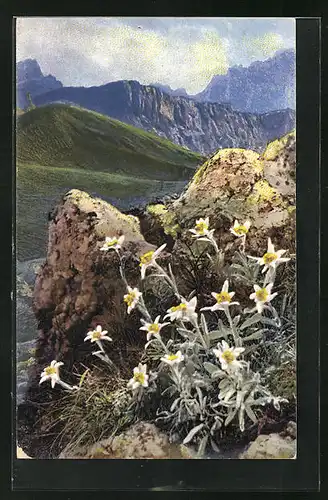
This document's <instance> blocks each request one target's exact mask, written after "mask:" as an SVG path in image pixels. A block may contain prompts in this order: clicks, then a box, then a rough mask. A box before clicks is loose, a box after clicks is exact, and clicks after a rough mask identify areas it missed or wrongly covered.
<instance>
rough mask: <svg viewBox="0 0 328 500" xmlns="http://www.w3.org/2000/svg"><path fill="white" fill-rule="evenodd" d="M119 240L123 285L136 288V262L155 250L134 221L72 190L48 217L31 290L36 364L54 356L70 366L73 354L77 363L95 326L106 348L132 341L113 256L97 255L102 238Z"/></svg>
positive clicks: (130, 320) (133, 321)
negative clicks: (106, 339)
mask: <svg viewBox="0 0 328 500" xmlns="http://www.w3.org/2000/svg"><path fill="white" fill-rule="evenodd" d="M122 234H123V235H124V236H125V241H124V244H123V250H124V260H125V271H126V276H127V280H128V283H129V285H130V286H136V285H137V283H138V280H139V277H140V268H139V260H138V257H139V256H140V255H141V254H143V253H145V252H147V251H150V250H154V249H155V247H154V246H153V245H150V244H149V243H147V242H146V241H145V240H144V237H143V236H142V234H141V233H140V227H139V221H138V219H137V218H136V217H133V216H131V215H124V214H122V213H121V212H120V211H119V210H117V209H116V208H114V207H113V206H111V205H110V204H108V203H106V202H105V201H103V200H100V199H96V198H92V197H91V196H89V195H88V194H87V193H84V192H81V191H78V190H75V189H74V190H72V191H70V192H69V193H68V194H67V195H66V196H64V198H63V200H62V203H61V204H60V205H59V206H58V207H57V208H56V210H54V212H53V213H52V214H51V222H50V226H49V244H48V252H47V258H46V262H45V264H44V265H43V266H42V267H41V270H40V271H39V274H38V276H37V279H36V283H35V288H34V311H35V314H36V318H37V320H38V326H39V336H38V342H37V358H38V362H39V363H41V364H42V363H44V362H48V361H49V360H50V359H53V358H54V357H58V356H60V358H61V359H63V360H64V359H66V361H68V359H69V361H70V363H72V362H73V361H74V359H76V358H77V357H78V356H79V354H78V353H79V349H80V355H81V356H82V357H83V356H84V355H85V352H86V351H87V352H90V346H88V345H86V344H85V343H84V337H85V335H86V332H87V331H88V329H89V328H91V327H94V326H95V325H97V324H100V325H102V326H103V327H104V328H106V330H108V331H109V335H110V336H111V337H112V338H113V340H114V342H113V343H112V344H111V347H113V346H115V342H116V341H117V342H121V343H122V341H123V336H124V335H125V334H129V333H130V335H133V336H134V337H136V335H135V331H136V326H137V324H136V318H135V315H134V314H131V315H130V316H128V315H127V313H126V304H124V302H123V295H124V294H125V293H126V288H125V285H124V282H123V280H122V279H121V277H120V274H119V260H118V256H117V254H116V252H114V251H109V252H102V251H100V248H101V246H102V245H103V242H104V240H105V236H118V235H122ZM133 318H134V319H133ZM139 326H140V325H139V318H138V327H139ZM123 343H124V342H123Z"/></svg>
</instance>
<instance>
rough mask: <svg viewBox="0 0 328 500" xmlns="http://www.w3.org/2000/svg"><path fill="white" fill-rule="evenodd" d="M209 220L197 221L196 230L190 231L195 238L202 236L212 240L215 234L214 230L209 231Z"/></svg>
mask: <svg viewBox="0 0 328 500" xmlns="http://www.w3.org/2000/svg"><path fill="white" fill-rule="evenodd" d="M208 228H209V218H208V217H206V219H198V220H196V225H195V227H194V229H189V231H190V232H191V233H193V238H199V237H200V236H207V237H208V238H211V237H212V236H213V233H214V229H211V230H209V229H208Z"/></svg>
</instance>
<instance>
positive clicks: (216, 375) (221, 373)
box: [211, 369, 226, 380]
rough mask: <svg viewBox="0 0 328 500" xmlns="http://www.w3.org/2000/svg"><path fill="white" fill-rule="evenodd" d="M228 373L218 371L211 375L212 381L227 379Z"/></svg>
mask: <svg viewBox="0 0 328 500" xmlns="http://www.w3.org/2000/svg"><path fill="white" fill-rule="evenodd" d="M225 376H226V373H225V372H224V371H223V370H219V369H217V370H216V371H215V372H213V373H212V374H211V379H212V380H216V379H217V378H222V377H225Z"/></svg>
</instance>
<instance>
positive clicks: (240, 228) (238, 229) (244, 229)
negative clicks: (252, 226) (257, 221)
mask: <svg viewBox="0 0 328 500" xmlns="http://www.w3.org/2000/svg"><path fill="white" fill-rule="evenodd" d="M233 230H234V231H235V233H237V234H246V233H248V229H247V227H246V226H243V225H241V226H237V227H234V229H233Z"/></svg>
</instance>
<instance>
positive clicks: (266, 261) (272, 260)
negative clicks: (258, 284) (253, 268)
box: [248, 238, 290, 273]
mask: <svg viewBox="0 0 328 500" xmlns="http://www.w3.org/2000/svg"><path fill="white" fill-rule="evenodd" d="M285 252H286V250H278V251H277V252H275V251H274V246H273V244H272V242H271V238H268V251H267V252H266V253H265V254H264V255H263V257H252V256H251V255H248V257H249V258H250V259H253V260H256V261H257V263H258V264H260V266H263V265H264V268H263V270H262V273H264V272H265V271H266V270H267V269H269V267H272V268H273V269H275V268H276V266H277V265H278V264H279V263H280V262H288V261H289V260H290V259H289V258H281V256H282V255H283V254H284V253H285Z"/></svg>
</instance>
